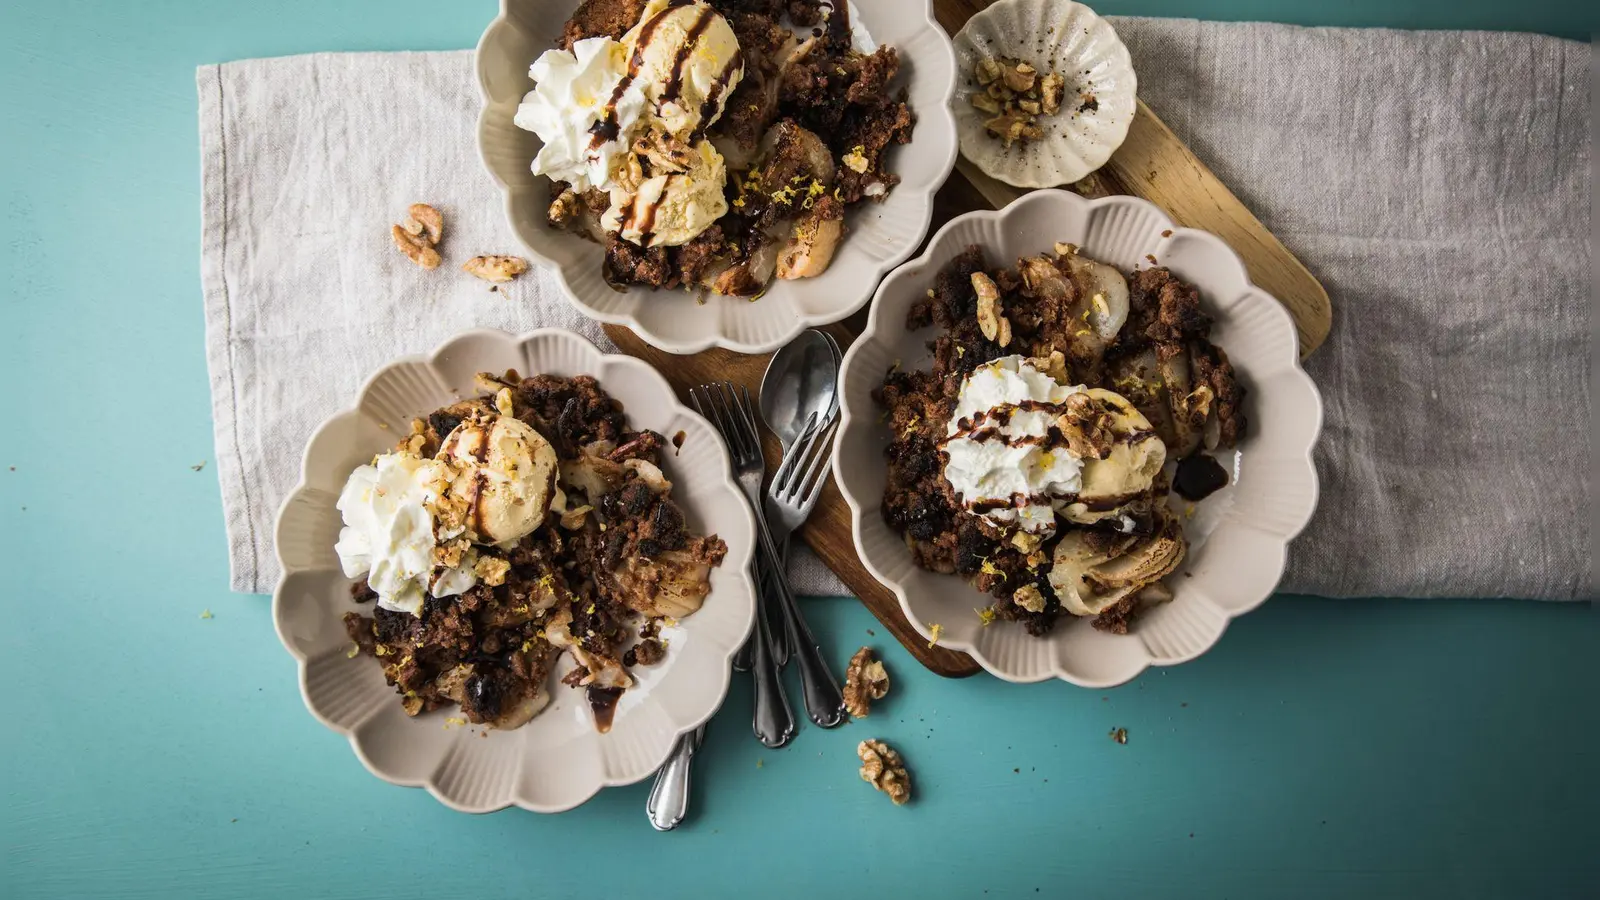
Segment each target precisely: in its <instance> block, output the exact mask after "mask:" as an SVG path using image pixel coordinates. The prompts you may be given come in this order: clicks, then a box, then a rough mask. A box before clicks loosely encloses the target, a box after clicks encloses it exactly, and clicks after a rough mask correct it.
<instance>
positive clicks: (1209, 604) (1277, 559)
mask: <svg viewBox="0 0 1600 900" xmlns="http://www.w3.org/2000/svg"><path fill="white" fill-rule="evenodd" d="M1163 235H1165V236H1163ZM1055 241H1068V242H1071V243H1075V244H1078V245H1079V246H1080V247H1082V248H1083V252H1084V254H1086V255H1088V256H1091V257H1093V258H1095V259H1098V260H1102V261H1104V262H1107V263H1110V264H1112V265H1114V266H1116V267H1117V268H1119V269H1121V270H1123V271H1124V272H1127V271H1131V270H1132V269H1133V268H1134V266H1136V265H1140V266H1142V265H1149V263H1148V261H1147V260H1146V259H1145V256H1146V254H1150V255H1153V256H1155V258H1156V259H1157V260H1158V261H1159V263H1160V264H1161V265H1164V266H1168V267H1170V268H1171V269H1172V271H1173V272H1174V273H1175V274H1177V275H1178V276H1179V277H1180V278H1183V279H1184V280H1186V281H1189V282H1192V283H1193V284H1195V285H1196V286H1197V287H1199V289H1200V293H1201V296H1202V298H1203V301H1204V303H1205V306H1206V309H1207V310H1208V311H1210V312H1211V313H1212V314H1213V315H1214V316H1215V317H1216V325H1215V328H1214V329H1213V331H1212V337H1213V339H1214V340H1215V341H1216V343H1217V345H1218V346H1220V347H1222V348H1223V349H1224V350H1225V351H1227V354H1228V358H1229V359H1230V360H1231V361H1232V362H1233V365H1234V367H1235V369H1237V371H1238V373H1239V378H1240V380H1241V381H1242V382H1243V383H1244V385H1245V387H1246V389H1247V390H1248V391H1249V394H1248V395H1247V398H1246V403H1247V407H1246V409H1247V413H1248V415H1249V417H1250V429H1249V434H1248V436H1247V437H1246V438H1245V439H1244V440H1243V441H1241V442H1240V445H1239V447H1238V448H1237V449H1236V450H1235V451H1234V452H1233V453H1232V454H1218V457H1219V461H1220V462H1222V463H1223V464H1224V465H1225V466H1226V467H1227V468H1228V469H1229V470H1230V471H1231V472H1232V474H1233V483H1232V484H1231V485H1230V486H1229V487H1227V488H1224V489H1223V490H1221V491H1219V492H1217V493H1216V494H1214V495H1212V496H1211V497H1209V498H1207V499H1206V500H1205V501H1204V502H1203V503H1200V504H1198V505H1197V506H1196V509H1195V515H1194V518H1193V519H1190V520H1188V521H1187V522H1186V523H1185V530H1186V531H1187V533H1188V535H1189V539H1190V551H1189V554H1188V556H1187V557H1186V558H1185V560H1184V563H1183V565H1182V566H1181V567H1180V569H1179V571H1180V572H1183V573H1185V574H1183V575H1178V576H1176V577H1173V578H1171V579H1170V580H1169V581H1168V584H1169V585H1170V586H1171V587H1172V588H1173V590H1174V592H1175V594H1176V596H1175V597H1174V599H1173V600H1172V601H1171V602H1169V603H1164V604H1160V605H1158V606H1155V607H1153V608H1152V609H1150V610H1148V611H1146V612H1145V614H1144V615H1143V616H1142V617H1141V618H1140V620H1139V622H1138V624H1137V626H1136V627H1135V628H1134V629H1133V633H1131V634H1127V635H1114V634H1107V633H1105V632H1101V631H1096V630H1095V629H1094V628H1092V627H1091V625H1090V622H1089V621H1088V620H1085V619H1072V618H1070V617H1069V618H1068V619H1065V620H1063V621H1062V622H1060V623H1059V624H1058V625H1057V627H1056V628H1055V630H1054V631H1052V632H1051V633H1050V635H1049V636H1048V637H1044V638H1035V637H1030V636H1029V635H1028V634H1027V632H1025V631H1024V630H1023V629H1022V628H1021V627H1019V626H1017V625H1014V624H1011V623H1006V622H995V623H994V624H992V625H990V626H988V627H983V626H982V624H981V623H980V621H979V619H978V616H977V614H976V613H975V611H974V608H975V607H980V606H982V605H983V604H984V602H985V599H984V596H983V595H981V594H979V593H978V592H977V591H976V590H974V589H973V588H972V587H971V586H970V585H968V584H967V583H966V582H965V581H963V580H961V579H960V578H956V577H954V576H950V575H939V574H935V573H933V572H929V571H926V570H923V569H920V568H917V567H916V565H914V564H913V563H912V561H911V552H910V551H909V550H908V549H907V548H906V545H905V543H904V541H902V540H901V538H900V536H899V535H898V534H896V533H895V532H894V531H893V530H891V529H890V528H889V526H888V525H886V524H885V523H884V521H883V517H882V516H881V515H880V512H879V511H880V509H881V507H882V497H883V488H884V484H885V482H886V481H887V477H888V476H887V471H886V469H885V462H884V458H883V449H884V447H885V446H886V445H887V444H888V440H889V435H888V433H887V432H886V430H885V428H884V426H883V425H882V423H880V422H879V419H878V415H879V409H878V407H877V405H876V403H875V402H874V401H873V399H872V391H873V389H874V388H876V387H878V386H879V385H880V384H881V383H882V381H883V376H884V373H885V372H887V371H888V369H889V368H890V366H891V365H893V364H894V362H895V361H897V360H898V361H900V362H901V363H902V364H903V365H904V366H906V367H907V368H926V367H927V366H928V365H930V364H931V355H930V353H929V350H928V347H927V344H928V341H930V340H931V339H932V338H933V337H934V333H935V331H936V329H934V328H927V329H921V330H918V331H914V332H913V331H907V330H906V328H905V320H906V311H907V310H909V309H910V307H911V304H912V303H913V302H914V301H916V300H917V298H919V297H922V296H924V295H925V292H926V291H927V289H928V288H929V287H930V286H931V284H932V282H933V279H934V276H935V275H936V274H937V273H938V271H939V269H940V268H941V267H943V266H944V264H945V263H947V262H949V261H950V260H951V259H952V258H953V257H955V256H956V255H957V254H959V253H960V252H961V251H962V250H964V249H965V248H966V247H968V246H970V245H972V244H977V245H979V246H981V247H983V248H984V250H985V252H986V253H987V254H988V257H989V261H990V263H991V264H1001V263H1004V264H1007V265H1010V264H1012V263H1014V261H1015V260H1016V259H1017V257H1019V256H1023V255H1027V254H1033V253H1040V252H1044V251H1047V250H1049V249H1050V247H1051V245H1052V244H1053V243H1054V242H1055ZM840 384H841V385H843V389H844V393H843V398H842V413H843V420H842V424H841V425H840V429H839V440H838V444H837V445H836V447H835V449H834V457H833V474H834V478H835V479H836V480H837V482H838V485H839V490H840V492H841V493H842V494H844V498H845V500H846V501H847V502H848V503H849V504H850V513H851V519H852V524H853V530H854V533H855V544H856V552H857V553H858V554H860V556H861V560H862V562H863V563H865V564H866V567H867V569H868V571H870V572H872V574H873V576H874V577H876V578H877V579H878V580H879V581H881V582H883V583H884V585H886V586H887V587H889V588H890V589H891V590H893V591H894V593H895V596H896V597H898V598H899V600H900V608H901V609H902V610H903V611H904V612H905V614H906V617H907V618H908V619H910V620H911V624H912V625H913V626H914V627H915V628H916V629H917V631H918V632H920V633H921V634H922V635H923V636H925V637H931V628H930V626H931V625H932V624H933V623H938V624H940V625H941V626H943V628H942V634H941V636H940V638H939V644H940V646H942V647H948V648H950V649H952V650H962V651H965V652H967V653H970V654H972V657H973V659H975V660H977V661H978V664H979V665H981V666H983V667H984V668H985V669H987V670H988V671H989V672H991V673H993V674H995V675H997V676H999V677H1001V678H1004V679H1006V680H1008V681H1041V680H1043V679H1046V678H1060V679H1062V680H1065V681H1070V682H1072V683H1073V684H1077V685H1082V686H1084V687H1106V686H1110V685H1114V684H1120V683H1122V682H1124V681H1127V680H1128V679H1130V678H1132V677H1134V676H1135V675H1137V674H1139V673H1140V672H1141V671H1143V670H1144V669H1145V667H1146V666H1152V665H1156V666H1165V665H1173V664H1175V663H1180V662H1186V661H1188V660H1191V659H1194V658H1195V657H1196V656H1199V655H1200V654H1201V653H1204V652H1205V651H1206V650H1207V649H1209V648H1210V647H1211V646H1212V645H1213V644H1215V643H1216V642H1217V639H1218V638H1220V637H1221V636H1222V632H1223V629H1225V628H1226V627H1227V625H1228V621H1229V620H1230V619H1232V618H1233V617H1234V616H1238V615H1242V614H1244V613H1246V612H1249V611H1250V610H1252V609H1254V608H1255V607H1256V606H1258V605H1260V604H1261V602H1262V601H1264V600H1266V599H1267V597H1268V596H1269V595H1270V594H1271V593H1272V591H1273V588H1274V587H1276V585H1277V583H1278V579H1279V578H1280V577H1281V576H1282V574H1283V566H1284V561H1285V559H1286V555H1287V547H1288V544H1289V540H1290V539H1291V538H1293V537H1294V536H1295V535H1296V534H1298V533H1299V532H1300V529H1301V528H1303V527H1305V524H1306V522H1307V521H1308V520H1309V519H1310V518H1311V512H1312V510H1313V509H1314V508H1315V507H1316V503H1317V474H1316V470H1315V469H1314V468H1313V467H1312V464H1311V448H1312V446H1313V445H1314V444H1315V443H1316V440H1317V434H1318V432H1319V431H1321V428H1322V400H1321V397H1320V396H1318V394H1317V389H1316V386H1315V385H1313V384H1312V382H1311V379H1310V378H1309V377H1307V376H1306V374H1305V372H1303V371H1302V370H1301V369H1300V357H1299V352H1298V344H1297V343H1296V341H1295V332H1294V323H1293V322H1292V321H1291V320H1290V318H1289V314H1288V313H1287V312H1285V311H1284V309H1283V307H1282V306H1280V305H1279V304H1278V301H1276V300H1274V299H1273V298H1272V297H1271V296H1270V295H1268V294H1267V293H1266V292H1265V291H1263V290H1261V289H1260V288H1258V287H1256V286H1255V285H1253V284H1251V283H1250V280H1249V278H1248V277H1247V276H1246V274H1245V270H1244V264H1243V263H1241V262H1240V261H1239V257H1238V256H1236V255H1234V253H1233V251H1232V250H1230V249H1228V247H1227V245H1225V244H1224V243H1223V242H1222V241H1221V240H1220V239H1219V238H1217V237H1216V236H1214V235H1211V234H1208V233H1206V232H1203V231H1195V230H1193V229H1189V228H1178V227H1176V226H1175V225H1173V224H1172V222H1171V220H1169V219H1168V218H1167V217H1166V215H1165V214H1163V213H1162V212H1161V211H1160V210H1159V209H1157V208H1156V207H1155V206H1152V205H1151V204H1149V203H1147V202H1145V201H1143V200H1140V199H1137V198H1134V197H1106V198H1103V199H1100V200H1085V199H1083V198H1082V197H1079V196H1078V195H1076V194H1071V193H1067V192H1066V191H1055V190H1052V191H1036V192H1034V193H1031V194H1027V195H1025V196H1023V197H1021V198H1020V199H1018V200H1016V201H1015V202H1013V203H1012V204H1011V205H1009V206H1007V207H1006V208H1005V209H1003V210H1000V211H998V212H976V213H968V214H967V215H964V216H960V217H958V218H955V219H953V220H951V221H950V223H949V224H947V225H945V226H944V227H943V228H941V229H940V230H939V233H938V234H936V235H934V237H933V240H932V241H931V242H930V243H929V244H928V249H927V250H926V251H925V252H924V253H923V254H922V255H921V256H919V257H917V258H916V259H914V260H912V261H911V262H908V263H906V264H905V265H903V266H901V267H900V268H898V269H896V270H895V271H894V272H893V273H891V274H890V275H889V277H888V278H887V279H885V280H884V282H883V284H882V285H881V286H879V288H878V293H877V295H876V296H875V297H874V299H873V303H872V312H871V315H870V316H869V318H868V320H867V328H866V331H865V332H864V333H863V334H862V335H861V338H860V339H859V340H857V341H856V342H855V344H854V345H853V346H852V347H851V348H850V352H849V353H847V354H845V358H844V369H843V372H842V373H841V375H840Z"/></svg>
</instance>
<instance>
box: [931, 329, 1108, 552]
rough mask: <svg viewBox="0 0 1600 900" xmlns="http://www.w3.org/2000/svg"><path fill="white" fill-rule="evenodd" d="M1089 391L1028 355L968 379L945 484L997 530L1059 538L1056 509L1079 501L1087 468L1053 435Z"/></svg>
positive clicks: (951, 431)
mask: <svg viewBox="0 0 1600 900" xmlns="http://www.w3.org/2000/svg"><path fill="white" fill-rule="evenodd" d="M1083 390H1084V389H1083V388H1082V387H1080V386H1073V385H1065V384H1062V383H1060V382H1058V381H1056V380H1055V379H1054V378H1052V377H1050V375H1048V374H1046V373H1045V372H1043V371H1041V370H1040V369H1039V368H1037V367H1036V366H1034V365H1033V363H1032V362H1030V361H1029V360H1028V359H1026V358H1025V357H1022V356H1003V357H1001V358H999V359H996V360H993V361H992V362H989V363H986V364H984V365H982V366H979V367H978V368H977V369H974V370H973V371H972V372H971V373H970V374H968V375H967V377H966V378H965V379H963V380H962V382H961V390H960V394H959V395H958V397H957V399H956V409H955V412H954V413H953V414H952V415H951V418H950V423H949V426H948V428H947V429H946V432H945V433H946V437H945V439H944V441H943V442H942V449H943V450H944V455H945V465H944V477H945V479H946V480H947V481H949V482H950V486H951V487H952V488H954V489H955V492H956V496H957V497H958V498H959V499H960V500H961V502H962V503H963V504H965V505H966V506H967V508H968V509H971V510H973V511H974V512H978V513H980V514H981V515H983V516H985V517H987V518H988V519H989V520H990V521H993V522H995V523H997V524H1000V525H1015V526H1016V527H1018V528H1020V529H1021V530H1023V531H1027V532H1031V533H1035V534H1045V535H1048V534H1051V533H1053V532H1054V531H1055V509H1056V505H1057V503H1058V502H1061V501H1064V500H1066V499H1068V498H1071V497H1073V496H1075V495H1076V494H1077V492H1078V489H1079V487H1080V486H1081V484H1082V472H1083V462H1082V460H1080V459H1079V458H1078V457H1076V456H1074V455H1072V454H1071V453H1069V452H1067V450H1066V448H1065V447H1064V446H1063V445H1062V443H1061V441H1059V440H1053V439H1052V436H1051V431H1050V428H1051V425H1052V424H1053V423H1054V422H1055V420H1056V418H1057V417H1058V416H1060V414H1061V406H1062V404H1063V403H1064V402H1065V401H1066V399H1067V397H1069V396H1071V395H1072V394H1077V393H1082V392H1083Z"/></svg>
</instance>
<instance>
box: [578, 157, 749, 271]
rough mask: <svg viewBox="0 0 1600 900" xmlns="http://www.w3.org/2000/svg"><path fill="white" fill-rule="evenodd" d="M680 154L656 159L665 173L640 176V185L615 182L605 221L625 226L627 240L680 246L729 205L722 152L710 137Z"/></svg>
mask: <svg viewBox="0 0 1600 900" xmlns="http://www.w3.org/2000/svg"><path fill="white" fill-rule="evenodd" d="M680 146H681V145H680ZM660 155H661V154H651V155H650V156H647V157H645V158H647V159H653V158H656V157H659V156H660ZM676 157H677V159H676V160H675V161H671V162H668V161H661V162H657V163H656V164H655V165H653V166H652V167H651V169H652V171H656V172H661V174H658V175H654V176H652V177H650V178H646V179H643V180H642V181H639V182H638V186H637V187H631V188H630V187H627V186H624V185H623V184H614V185H613V186H612V188H611V208H610V209H607V210H606V213H605V215H604V216H602V217H601V218H600V224H601V227H602V228H604V229H605V230H606V231H607V232H612V231H616V232H620V233H621V234H622V239H623V240H625V241H632V242H633V243H635V244H638V245H639V246H641V247H676V246H679V245H681V244H687V243H688V242H690V241H692V240H694V239H695V237H696V236H697V235H699V234H700V232H702V231H705V230H706V229H707V228H709V227H710V226H711V224H712V223H713V222H715V221H717V220H718V219H720V218H722V216H723V214H725V213H726V212H727V211H728V200H727V198H726V197H725V196H724V195H723V185H724V184H725V183H726V182H727V171H726V168H725V167H724V165H723V162H722V155H721V154H720V153H718V152H717V151H716V150H715V149H714V148H713V147H712V146H711V142H710V141H700V142H699V143H697V144H695V145H694V148H693V149H687V148H685V149H683V151H682V152H681V153H679V154H676ZM663 170H664V171H663Z"/></svg>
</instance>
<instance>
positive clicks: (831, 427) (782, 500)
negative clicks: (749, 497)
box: [764, 413, 839, 541]
mask: <svg viewBox="0 0 1600 900" xmlns="http://www.w3.org/2000/svg"><path fill="white" fill-rule="evenodd" d="M838 424H839V420H838V418H837V417H836V416H829V417H828V418H827V419H826V420H824V421H818V419H817V415H816V413H812V414H811V416H810V417H808V418H807V419H806V424H805V426H804V427H802V428H801V429H800V436H799V437H797V438H795V439H794V450H793V451H792V452H790V453H789V455H788V456H786V457H784V460H783V464H782V465H780V466H778V471H777V473H775V474H774V475H773V476H772V484H771V486H770V487H768V488H767V498H766V503H765V506H764V508H765V509H766V512H767V528H768V530H770V531H771V532H772V539H773V540H774V541H782V540H783V538H785V537H788V536H789V535H790V534H793V533H794V531H795V530H796V529H798V528H799V527H800V526H801V525H804V524H805V522H806V518H807V517H809V516H810V515H811V510H812V509H814V508H815V507H816V505H817V498H818V497H820V496H822V486H823V485H824V484H827V483H828V464H829V462H830V461H831V460H830V457H831V455H832V454H831V452H830V450H831V448H832V446H833V435H834V432H835V431H836V430H837V426H838ZM774 519H776V520H777V522H776V523H774V522H773V520H774Z"/></svg>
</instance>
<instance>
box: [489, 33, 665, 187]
mask: <svg viewBox="0 0 1600 900" xmlns="http://www.w3.org/2000/svg"><path fill="white" fill-rule="evenodd" d="M630 52H631V51H630V50H629V49H628V48H626V47H624V46H623V45H622V44H621V43H619V42H617V41H614V40H612V39H611V38H607V37H597V38H586V39H584V40H581V41H578V42H577V43H575V44H573V45H572V49H571V50H570V51H568V50H547V51H545V52H544V54H542V55H541V56H540V57H539V59H538V60H537V61H535V62H534V64H533V67H532V69H530V70H529V72H528V74H529V76H530V77H531V78H532V79H533V81H534V88H533V90H532V91H529V92H528V94H527V95H526V96H525V97H523V98H522V103H521V105H519V106H518V107H517V114H516V117H515V121H516V124H517V127H519V128H523V129H526V130H528V131H531V132H533V133H535V134H537V135H538V136H539V140H540V141H542V142H543V143H544V146H543V147H542V148H541V149H540V150H539V155H538V156H537V157H536V158H535V159H534V161H533V174H535V175H546V176H549V177H550V178H553V179H555V180H557V181H565V182H569V183H570V184H571V185H572V186H573V188H574V189H576V190H579V191H585V190H588V189H589V188H592V187H604V186H605V184H606V182H607V180H608V179H609V178H610V175H611V172H612V170H613V169H614V168H615V167H616V165H617V160H618V159H619V158H620V157H621V155H622V154H624V153H626V152H627V150H628V145H629V143H630V141H631V139H632V134H633V131H634V129H635V127H636V126H637V124H638V123H639V120H640V118H641V117H642V116H643V115H644V112H645V109H646V107H647V106H648V105H649V100H647V98H646V96H645V92H644V84H643V81H642V80H641V79H637V78H629V77H628V56H629V53H630ZM625 81H626V83H624V82H625ZM619 85H620V86H621V88H622V89H621V91H620V93H619V92H618V87H619ZM602 123H603V124H602ZM596 131H599V132H600V133H599V134H597V133H596Z"/></svg>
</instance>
